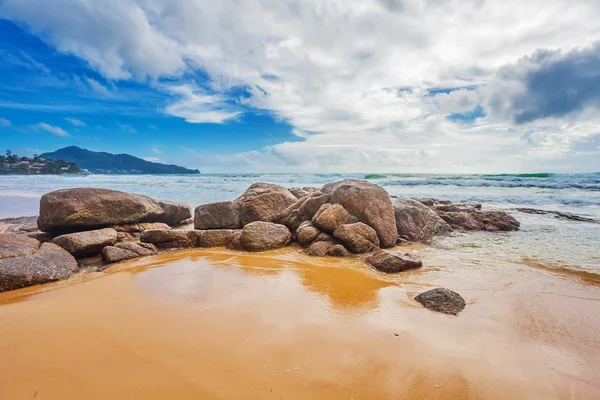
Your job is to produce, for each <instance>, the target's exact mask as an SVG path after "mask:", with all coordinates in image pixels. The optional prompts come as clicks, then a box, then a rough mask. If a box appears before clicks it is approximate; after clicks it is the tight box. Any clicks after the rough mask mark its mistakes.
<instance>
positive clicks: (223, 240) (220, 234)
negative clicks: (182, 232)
mask: <svg viewBox="0 0 600 400" xmlns="http://www.w3.org/2000/svg"><path fill="white" fill-rule="evenodd" d="M237 231H239V229H209V230H195V231H190V235H191V238H192V241H193V242H194V245H195V246H196V247H206V248H208V247H223V246H225V245H226V244H227V242H228V241H229V239H231V237H232V236H233V234H234V233H236V232H237Z"/></svg>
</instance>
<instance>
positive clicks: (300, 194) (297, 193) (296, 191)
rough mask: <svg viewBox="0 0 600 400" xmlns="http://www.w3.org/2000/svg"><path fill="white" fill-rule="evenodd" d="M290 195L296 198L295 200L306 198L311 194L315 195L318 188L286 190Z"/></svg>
mask: <svg viewBox="0 0 600 400" xmlns="http://www.w3.org/2000/svg"><path fill="white" fill-rule="evenodd" d="M288 190H289V191H290V193H291V194H293V195H294V196H296V198H297V199H301V198H303V197H304V196H308V195H309V194H311V193H315V192H318V191H319V188H316V187H292V188H289V189H288Z"/></svg>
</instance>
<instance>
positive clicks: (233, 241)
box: [225, 229, 244, 250]
mask: <svg viewBox="0 0 600 400" xmlns="http://www.w3.org/2000/svg"><path fill="white" fill-rule="evenodd" d="M225 247H227V248H228V249H230V250H244V246H243V245H242V230H241V229H239V230H236V231H235V232H234V233H233V234H232V235H231V237H230V238H229V240H227V242H226V243H225Z"/></svg>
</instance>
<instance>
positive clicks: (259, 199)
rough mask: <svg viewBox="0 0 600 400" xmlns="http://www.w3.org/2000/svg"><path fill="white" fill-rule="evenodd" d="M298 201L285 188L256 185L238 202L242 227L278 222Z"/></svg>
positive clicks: (264, 184)
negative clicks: (256, 223) (250, 224)
mask: <svg viewBox="0 0 600 400" xmlns="http://www.w3.org/2000/svg"><path fill="white" fill-rule="evenodd" d="M297 200H298V199H296V196H294V195H293V194H292V193H290V191H289V190H287V189H286V188H284V187H283V186H279V185H274V184H270V183H255V184H253V185H252V186H250V187H249V188H248V190H246V192H245V193H244V194H243V195H241V196H240V197H239V198H238V199H237V200H235V201H234V203H235V206H239V211H240V222H241V225H242V226H246V225H247V224H249V223H251V222H254V221H263V222H276V221H279V220H280V219H281V217H282V215H283V212H284V211H285V210H286V209H287V208H288V207H289V206H291V205H292V204H294V203H295V202H296V201H297Z"/></svg>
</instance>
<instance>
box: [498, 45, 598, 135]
mask: <svg viewBox="0 0 600 400" xmlns="http://www.w3.org/2000/svg"><path fill="white" fill-rule="evenodd" d="M496 78H497V83H498V84H497V86H495V87H492V90H493V92H494V93H493V95H492V96H491V98H490V99H489V102H488V105H489V106H490V107H491V108H492V111H496V112H507V113H508V114H509V115H510V117H511V118H512V119H513V120H514V121H515V123H517V124H524V123H527V122H532V121H535V120H538V119H542V118H547V117H563V116H565V115H567V114H570V113H572V112H576V111H579V110H581V109H583V108H584V107H587V106H592V107H600V43H596V44H595V45H594V46H592V47H589V48H585V49H580V50H573V51H571V52H568V53H562V52H560V51H548V50H538V51H537V52H536V53H534V54H533V55H532V56H529V57H525V58H523V59H521V60H520V61H519V62H517V63H516V64H514V65H510V66H506V67H503V68H501V69H500V70H499V71H498V74H497V76H496ZM498 81H499V82H498Z"/></svg>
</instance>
